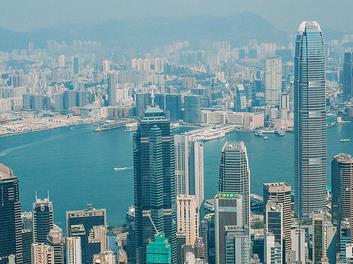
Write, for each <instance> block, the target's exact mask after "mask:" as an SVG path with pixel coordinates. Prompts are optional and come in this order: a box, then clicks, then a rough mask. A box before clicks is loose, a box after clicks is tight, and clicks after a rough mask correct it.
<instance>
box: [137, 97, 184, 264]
mask: <svg viewBox="0 0 353 264" xmlns="http://www.w3.org/2000/svg"><path fill="white" fill-rule="evenodd" d="M133 142H134V143H133V153H134V200H135V232H136V240H135V242H136V263H138V264H140V263H145V262H146V246H147V243H148V240H149V239H152V238H153V237H154V235H155V234H156V232H157V231H158V232H160V233H164V234H165V237H166V238H167V239H168V241H169V243H170V246H171V249H172V263H175V262H176V222H177V221H176V195H175V147H174V135H173V132H172V130H171V128H170V122H169V120H168V119H167V118H166V117H165V115H164V113H163V111H162V110H161V109H160V108H159V107H158V106H155V105H154V103H152V106H149V107H147V109H146V111H145V113H144V117H143V118H140V119H139V122H138V130H137V132H136V133H135V135H134V139H133Z"/></svg>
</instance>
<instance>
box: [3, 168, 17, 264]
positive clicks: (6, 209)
mask: <svg viewBox="0 0 353 264" xmlns="http://www.w3.org/2000/svg"><path fill="white" fill-rule="evenodd" d="M0 234H1V235H0V264H7V263H8V261H9V256H10V255H14V256H15V258H16V263H17V264H22V263H23V258H22V228H21V205H20V197H19V183H18V179H17V177H16V176H15V174H14V173H13V171H12V170H11V169H10V168H8V167H6V166H5V165H4V164H1V163H0Z"/></svg>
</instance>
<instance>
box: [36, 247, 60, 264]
mask: <svg viewBox="0 0 353 264" xmlns="http://www.w3.org/2000/svg"><path fill="white" fill-rule="evenodd" d="M31 255H32V264H55V261H54V248H53V247H51V246H49V245H47V244H44V243H33V244H32V254H31Z"/></svg>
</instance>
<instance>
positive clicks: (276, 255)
mask: <svg viewBox="0 0 353 264" xmlns="http://www.w3.org/2000/svg"><path fill="white" fill-rule="evenodd" d="M264 244H265V254H264V264H282V263H283V262H282V251H281V250H282V247H281V245H280V244H279V243H278V242H276V239H275V236H274V235H273V234H272V233H271V232H266V233H265V243H264Z"/></svg>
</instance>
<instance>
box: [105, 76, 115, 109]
mask: <svg viewBox="0 0 353 264" xmlns="http://www.w3.org/2000/svg"><path fill="white" fill-rule="evenodd" d="M107 82H108V87H107V93H108V104H109V105H110V106H113V105H116V103H117V91H116V88H117V87H116V76H115V73H114V72H111V73H109V74H108V80H107Z"/></svg>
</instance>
